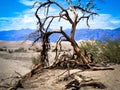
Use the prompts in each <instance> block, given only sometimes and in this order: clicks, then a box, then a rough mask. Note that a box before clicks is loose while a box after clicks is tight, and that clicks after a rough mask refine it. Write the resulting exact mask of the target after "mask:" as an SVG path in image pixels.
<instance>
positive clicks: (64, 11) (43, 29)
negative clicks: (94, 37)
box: [33, 0, 97, 71]
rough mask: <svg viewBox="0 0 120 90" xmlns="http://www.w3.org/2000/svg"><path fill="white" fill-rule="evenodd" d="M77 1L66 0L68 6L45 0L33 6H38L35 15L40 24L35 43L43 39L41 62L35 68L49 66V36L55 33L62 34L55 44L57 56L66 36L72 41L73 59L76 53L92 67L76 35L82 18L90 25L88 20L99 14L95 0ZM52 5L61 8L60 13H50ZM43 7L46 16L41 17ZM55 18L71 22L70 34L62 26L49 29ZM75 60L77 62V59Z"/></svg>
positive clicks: (66, 38)
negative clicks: (76, 39)
mask: <svg viewBox="0 0 120 90" xmlns="http://www.w3.org/2000/svg"><path fill="white" fill-rule="evenodd" d="M76 1H77V3H74V1H72V0H65V1H64V2H65V3H66V6H67V8H66V6H65V5H62V4H60V3H58V2H56V1H54V0H46V1H44V2H35V3H34V5H33V7H37V9H36V11H35V16H36V18H37V20H38V22H37V24H38V26H39V29H38V30H36V31H35V32H34V35H36V39H35V40H34V43H35V42H37V41H38V40H41V41H42V42H41V43H42V51H41V58H40V63H39V64H38V65H36V66H35V67H34V70H35V69H37V68H39V67H41V66H42V67H44V66H49V59H48V49H49V48H50V44H49V37H50V36H51V35H52V34H54V33H59V34H61V35H62V36H60V37H59V38H58V41H57V42H56V46H55V50H56V57H57V47H58V46H59V45H60V42H61V41H62V38H63V37H64V38H65V40H66V41H69V42H70V43H71V46H72V47H73V57H72V58H71V59H73V58H74V55H76V56H77V57H78V58H81V60H82V62H83V63H84V64H86V65H87V66H88V67H89V68H91V69H92V67H91V66H90V65H89V60H88V59H87V58H86V57H85V56H84V55H83V54H82V53H81V49H80V47H79V46H78V44H77V43H76V41H75V39H74V36H75V31H76V26H77V24H78V23H79V22H80V21H81V20H82V19H84V20H85V21H86V25H87V26H88V27H89V23H88V21H89V19H90V17H92V16H94V15H97V12H96V11H97V9H96V6H95V3H94V0H85V1H86V2H85V1H84V0H76ZM83 2H84V4H83ZM52 6H55V7H56V8H59V11H58V12H57V13H58V15H50V14H49V13H50V7H52ZM43 9H44V10H45V18H41V16H40V14H39V12H40V11H41V10H43ZM79 13H81V14H79ZM55 19H59V21H61V20H62V19H63V20H66V21H68V22H69V23H70V24H71V29H70V30H71V31H70V35H67V34H66V33H65V32H64V30H62V27H58V30H49V29H50V28H49V27H50V25H51V23H53V21H54V20H55ZM34 43H33V44H34ZM74 61H75V62H76V60H74ZM77 63H79V62H77ZM55 64H56V60H55V62H54V65H55ZM54 65H53V66H54ZM34 70H33V71H34Z"/></svg>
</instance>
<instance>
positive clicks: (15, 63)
mask: <svg viewBox="0 0 120 90" xmlns="http://www.w3.org/2000/svg"><path fill="white" fill-rule="evenodd" d="M66 44H67V43H64V45H65V46H67V45H66ZM52 45H53V44H52ZM30 46H31V42H30V41H27V42H26V43H24V44H21V42H4V41H0V47H7V48H10V49H14V48H19V47H24V48H26V49H28V48H29V47H30ZM65 46H64V48H65V49H71V47H70V48H67V47H65ZM37 54H38V53H36V52H31V51H27V52H14V53H8V52H6V51H0V85H3V84H4V83H7V82H6V81H7V80H6V81H5V79H6V78H9V77H14V76H17V75H18V73H19V74H20V75H25V74H26V73H28V72H29V71H30V70H31V68H32V67H33V63H32V59H31V58H32V57H34V56H36V55H37ZM53 54H54V53H53ZM53 54H52V53H50V55H51V56H50V57H51V59H53V58H54V57H52V56H53ZM108 66H110V67H113V68H114V69H115V70H105V71H102V70H101V71H90V70H86V71H82V70H81V69H72V70H70V73H71V74H72V73H77V74H79V75H82V76H85V77H88V78H90V79H94V80H95V81H100V82H101V83H103V84H104V85H105V86H106V88H105V89H104V90H120V76H119V75H120V65H118V64H111V65H110V64H109V65H108ZM65 71H66V70H64V69H54V70H49V69H47V70H44V71H43V73H40V75H39V77H37V78H34V79H29V80H27V81H26V82H25V84H24V88H18V90H65V85H66V84H67V83H68V82H69V81H62V80H61V81H60V79H62V77H65V76H66V75H67V74H68V73H67V72H65ZM63 72H65V73H64V74H62V73H63ZM61 74H62V75H61ZM0 90H6V88H3V87H0ZM67 90H71V89H67ZM80 90H101V89H98V88H93V87H83V88H81V89H80Z"/></svg>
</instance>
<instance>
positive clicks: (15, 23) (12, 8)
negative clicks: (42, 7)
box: [0, 0, 120, 31]
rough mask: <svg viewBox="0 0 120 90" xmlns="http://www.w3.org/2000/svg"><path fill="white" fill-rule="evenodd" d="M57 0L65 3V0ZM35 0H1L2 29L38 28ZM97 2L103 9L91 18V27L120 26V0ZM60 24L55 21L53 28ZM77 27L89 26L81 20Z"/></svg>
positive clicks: (53, 10) (63, 23)
mask: <svg viewBox="0 0 120 90" xmlns="http://www.w3.org/2000/svg"><path fill="white" fill-rule="evenodd" d="M39 1H41V0H39ZM42 1H45V0H42ZM55 1H57V2H60V3H61V4H63V3H64V1H65V0H55ZM73 1H74V2H76V1H77V0H73ZM84 1H85V0H84ZM34 2H35V0H0V31H3V30H18V29H23V28H24V29H25V28H31V29H35V28H37V26H36V18H35V17H34V11H35V9H31V6H32V5H33V3H34ZM96 4H97V7H98V8H100V9H101V10H100V11H98V13H99V16H95V17H94V19H93V20H90V28H102V29H114V28H118V27H120V6H119V5H120V0H99V1H97V3H96ZM51 13H52V14H56V13H57V9H56V8H55V7H51ZM61 24H62V26H63V27H64V29H67V28H70V25H69V24H67V23H66V22H64V21H61V22H60V23H59V25H61ZM59 25H58V22H57V23H56V21H55V23H54V24H52V26H51V28H58V26H59ZM77 28H78V29H80V28H87V26H86V25H85V23H84V22H81V23H80V24H78V26H77Z"/></svg>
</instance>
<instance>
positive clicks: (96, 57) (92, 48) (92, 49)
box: [80, 40, 120, 63]
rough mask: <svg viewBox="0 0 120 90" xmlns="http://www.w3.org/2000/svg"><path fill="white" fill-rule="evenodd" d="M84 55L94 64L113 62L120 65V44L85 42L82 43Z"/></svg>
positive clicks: (112, 42) (109, 41)
mask: <svg viewBox="0 0 120 90" xmlns="http://www.w3.org/2000/svg"><path fill="white" fill-rule="evenodd" d="M80 47H81V50H82V51H83V52H84V55H85V56H86V57H87V58H89V59H90V60H91V59H92V60H91V61H93V62H97V63H98V62H101V61H104V62H111V63H120V42H119V41H111V40H107V41H106V42H100V41H83V42H81V43H80Z"/></svg>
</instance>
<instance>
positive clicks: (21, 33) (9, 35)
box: [0, 29, 34, 41]
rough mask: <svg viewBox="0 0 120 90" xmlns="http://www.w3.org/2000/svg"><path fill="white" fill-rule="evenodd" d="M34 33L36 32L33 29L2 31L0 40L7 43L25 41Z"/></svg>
mask: <svg viewBox="0 0 120 90" xmlns="http://www.w3.org/2000/svg"><path fill="white" fill-rule="evenodd" d="M33 31H34V30H32V29H21V30H8V31H0V40H5V41H21V40H25V39H26V38H27V36H28V35H29V34H30V33H32V32H33Z"/></svg>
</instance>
